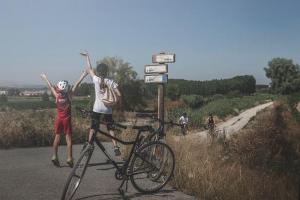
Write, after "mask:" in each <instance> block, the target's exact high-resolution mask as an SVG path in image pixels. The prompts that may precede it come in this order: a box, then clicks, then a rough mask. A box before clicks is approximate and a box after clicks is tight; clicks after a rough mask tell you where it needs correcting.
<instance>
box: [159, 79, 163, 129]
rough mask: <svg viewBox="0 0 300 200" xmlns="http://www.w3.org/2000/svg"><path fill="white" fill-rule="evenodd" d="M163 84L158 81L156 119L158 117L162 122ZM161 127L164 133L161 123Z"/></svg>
mask: <svg viewBox="0 0 300 200" xmlns="http://www.w3.org/2000/svg"><path fill="white" fill-rule="evenodd" d="M164 103H165V84H164V83H160V84H159V85H158V119H160V120H161V121H162V122H164V120H165V109H164V107H165V105H164ZM161 125H162V127H163V129H162V131H163V133H164V125H163V124H161Z"/></svg>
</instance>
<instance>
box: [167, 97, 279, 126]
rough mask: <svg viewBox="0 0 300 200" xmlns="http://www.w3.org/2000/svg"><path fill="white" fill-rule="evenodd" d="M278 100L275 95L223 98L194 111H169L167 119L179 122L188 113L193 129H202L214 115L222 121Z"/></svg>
mask: <svg viewBox="0 0 300 200" xmlns="http://www.w3.org/2000/svg"><path fill="white" fill-rule="evenodd" d="M274 99H276V96H275V95H270V94H255V95H253V96H243V97H235V98H221V99H217V100H214V101H211V102H209V103H207V104H205V105H204V106H202V107H201V108H197V109H192V108H188V107H186V106H185V107H183V106H181V107H177V108H174V109H169V110H168V113H167V117H168V118H169V119H172V120H175V121H176V120H178V119H179V117H180V116H181V115H182V113H183V112H186V113H187V114H188V116H189V118H190V127H191V128H200V127H202V126H203V124H204V123H205V119H206V118H207V116H208V115H209V113H212V114H213V115H214V116H217V117H218V118H220V119H225V118H226V117H228V116H230V115H237V114H238V113H239V112H241V111H242V110H246V109H248V108H251V107H254V106H256V105H259V104H262V103H265V102H266V101H267V100H274Z"/></svg>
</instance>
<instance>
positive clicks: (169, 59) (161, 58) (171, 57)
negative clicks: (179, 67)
mask: <svg viewBox="0 0 300 200" xmlns="http://www.w3.org/2000/svg"><path fill="white" fill-rule="evenodd" d="M152 62H153V63H173V62H175V54H155V55H153V56H152Z"/></svg>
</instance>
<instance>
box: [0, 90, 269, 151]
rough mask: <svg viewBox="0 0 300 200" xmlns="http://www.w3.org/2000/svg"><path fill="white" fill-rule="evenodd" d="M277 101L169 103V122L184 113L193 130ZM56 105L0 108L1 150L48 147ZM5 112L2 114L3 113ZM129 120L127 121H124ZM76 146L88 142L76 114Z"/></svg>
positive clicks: (85, 102)
mask: <svg viewBox="0 0 300 200" xmlns="http://www.w3.org/2000/svg"><path fill="white" fill-rule="evenodd" d="M272 98H274V96H271V95H263V94H257V95H254V96H245V97H239V98H223V99H217V100H214V101H210V102H209V103H208V104H206V105H204V106H203V107H201V108H199V109H191V108H188V107H187V106H186V105H184V104H183V103H180V102H179V103H178V102H168V103H166V107H167V108H166V110H167V116H168V118H171V119H174V120H177V119H178V118H179V116H180V115H181V113H182V112H187V113H188V115H189V118H190V121H191V128H199V127H200V128H201V127H202V126H203V123H204V121H205V117H206V116H207V115H208V113H213V114H215V115H216V116H218V117H219V118H220V119H222V118H226V117H228V116H230V115H235V114H237V113H238V112H239V111H241V110H243V109H247V108H249V107H252V106H255V105H257V104H259V103H264V102H265V101H267V100H270V99H272ZM89 105H90V101H89V99H88V98H74V100H73V108H74V107H75V106H81V107H85V108H88V107H89ZM54 108H55V103H54V100H53V99H50V101H41V100H40V99H39V98H37V97H33V98H32V97H31V98H24V97H22V98H20V97H18V98H16V97H15V98H10V99H9V101H8V102H6V103H1V104H0V113H1V115H0V117H1V122H0V129H1V133H0V148H9V147H28V146H48V145H51V143H52V139H53V124H54V120H55V109H54ZM1 111H2V112H1ZM133 116H134V115H131V114H130V113H129V114H125V115H124V113H120V112H115V113H114V119H115V120H117V121H121V120H126V121H130V120H132V119H131V118H132V117H133ZM125 118H126V119H125ZM72 121H73V126H74V136H73V140H74V143H80V142H83V141H84V140H85V135H82V133H87V131H88V127H89V120H87V119H81V118H80V116H79V115H78V114H76V112H75V110H73V118H72Z"/></svg>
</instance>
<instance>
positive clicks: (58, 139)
mask: <svg viewBox="0 0 300 200" xmlns="http://www.w3.org/2000/svg"><path fill="white" fill-rule="evenodd" d="M59 143H60V134H55V138H54V141H53V157H55V158H58V156H57V152H58V145H59Z"/></svg>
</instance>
